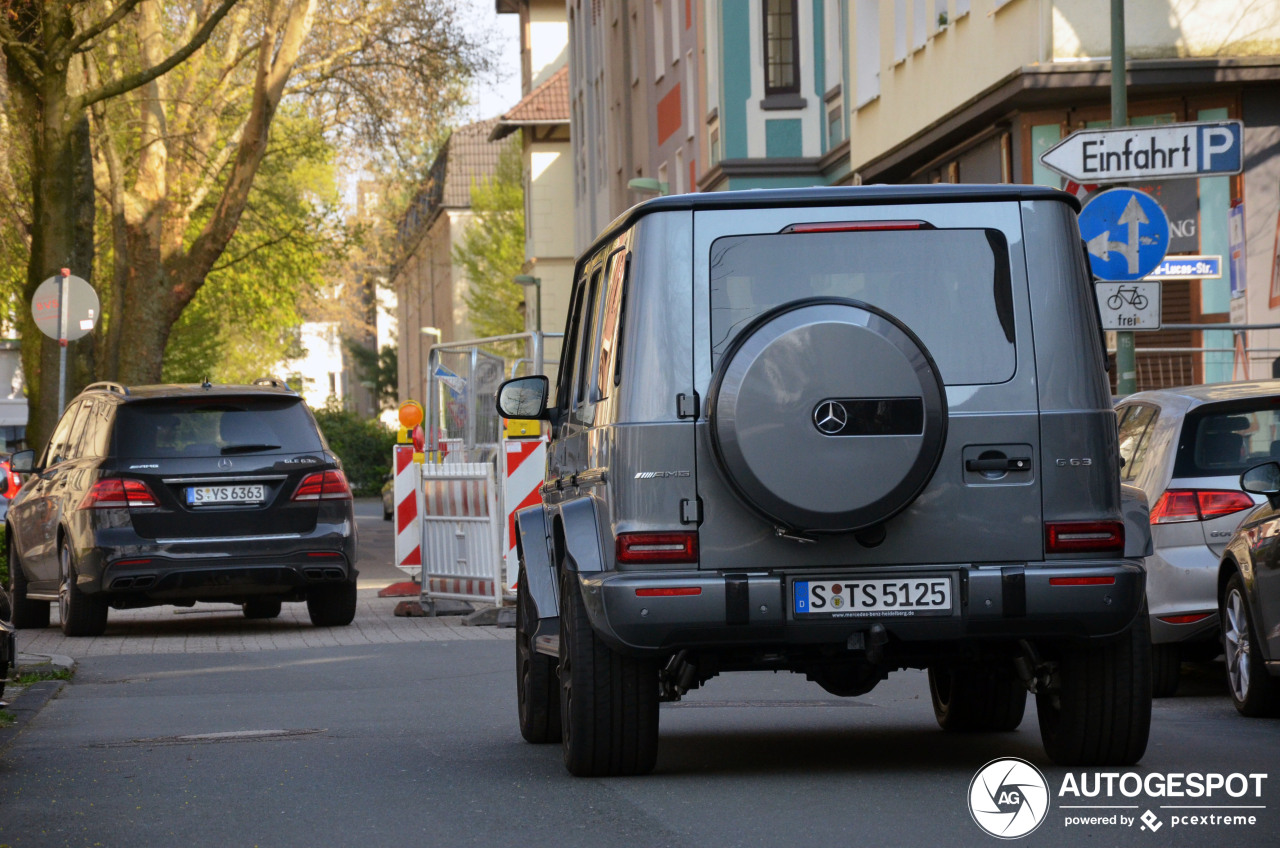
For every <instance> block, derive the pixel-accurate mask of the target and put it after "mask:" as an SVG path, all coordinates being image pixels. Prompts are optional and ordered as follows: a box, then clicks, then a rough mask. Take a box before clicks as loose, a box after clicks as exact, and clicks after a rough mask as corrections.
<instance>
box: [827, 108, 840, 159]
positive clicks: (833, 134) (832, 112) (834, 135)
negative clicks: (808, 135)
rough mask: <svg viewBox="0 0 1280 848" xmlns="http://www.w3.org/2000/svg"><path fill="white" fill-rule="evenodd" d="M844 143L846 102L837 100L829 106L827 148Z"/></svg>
mask: <svg viewBox="0 0 1280 848" xmlns="http://www.w3.org/2000/svg"><path fill="white" fill-rule="evenodd" d="M842 141H844V102H843V101H841V100H839V99H837V100H836V101H835V102H834V103H829V104H827V147H835V146H836V145H837V144H839V143H840V142H842Z"/></svg>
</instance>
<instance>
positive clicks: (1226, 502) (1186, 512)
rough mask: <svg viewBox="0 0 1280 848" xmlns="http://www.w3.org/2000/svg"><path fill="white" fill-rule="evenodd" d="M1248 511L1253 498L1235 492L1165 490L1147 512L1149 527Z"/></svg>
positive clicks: (1204, 519) (1220, 490)
mask: <svg viewBox="0 0 1280 848" xmlns="http://www.w3.org/2000/svg"><path fill="white" fill-rule="evenodd" d="M1252 507H1253V498H1251V497H1249V496H1248V495H1247V494H1245V493H1244V492H1241V491H1239V490H1236V489H1169V490H1168V491H1167V492H1165V493H1164V494H1163V495H1161V496H1160V499H1159V500H1158V501H1156V504H1155V506H1153V507H1152V508H1151V523H1152V524H1179V523H1181V522H1184V521H1208V520H1209V519H1211V518H1221V517H1222V516H1224V515H1231V514H1232V513H1234V512H1240V511H1242V510H1246V509H1251V508H1252Z"/></svg>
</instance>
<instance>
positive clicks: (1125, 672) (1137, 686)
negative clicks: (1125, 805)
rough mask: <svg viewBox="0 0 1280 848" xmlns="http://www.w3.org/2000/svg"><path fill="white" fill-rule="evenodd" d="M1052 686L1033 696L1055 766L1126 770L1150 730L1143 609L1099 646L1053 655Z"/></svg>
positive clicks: (1070, 647)
mask: <svg viewBox="0 0 1280 848" xmlns="http://www.w3.org/2000/svg"><path fill="white" fill-rule="evenodd" d="M1057 659H1058V670H1057V673H1056V675H1054V676H1055V677H1056V679H1057V686H1054V687H1051V688H1050V689H1049V690H1047V691H1044V692H1040V693H1039V694H1037V695H1036V714H1037V715H1038V717H1039V719H1040V739H1041V741H1042V742H1043V743H1044V750H1045V753H1046V754H1048V755H1049V759H1051V760H1053V761H1054V762H1055V763H1057V764H1058V765H1060V766H1104V765H1105V766H1129V765H1133V764H1134V763H1136V762H1137V761H1138V760H1140V759H1141V758H1142V754H1143V753H1144V752H1145V751H1146V750H1147V736H1148V734H1149V733H1150V730H1151V632H1150V626H1149V624H1148V621H1147V608H1146V604H1143V606H1142V610H1141V612H1139V614H1138V617H1137V618H1136V619H1135V620H1134V622H1133V623H1132V624H1130V625H1129V627H1128V629H1127V630H1125V631H1124V633H1122V634H1120V635H1119V636H1117V637H1115V638H1114V639H1111V640H1109V641H1107V642H1104V643H1102V644H1095V643H1093V642H1089V643H1069V644H1065V645H1063V646H1061V648H1060V650H1059V651H1058V657H1057Z"/></svg>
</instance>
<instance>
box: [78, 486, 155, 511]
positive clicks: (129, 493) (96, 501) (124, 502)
mask: <svg viewBox="0 0 1280 848" xmlns="http://www.w3.org/2000/svg"><path fill="white" fill-rule="evenodd" d="M155 505H156V498H155V495H153V494H151V490H150V489H148V488H147V484H146V483H144V482H142V481H141V480H127V479H120V478H113V479H109V480H99V481H98V482H96V483H94V484H93V488H92V489H90V490H89V491H88V493H87V494H86V495H85V496H84V500H83V501H81V502H80V508H81V509H124V508H126V507H131V506H155Z"/></svg>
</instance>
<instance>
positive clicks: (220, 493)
mask: <svg viewBox="0 0 1280 848" xmlns="http://www.w3.org/2000/svg"><path fill="white" fill-rule="evenodd" d="M265 499H266V487H265V486H263V485H261V484H259V485H256V486H191V487H189V488H188V489H187V506H210V505H212V504H235V503H262V501H263V500H265Z"/></svg>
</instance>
